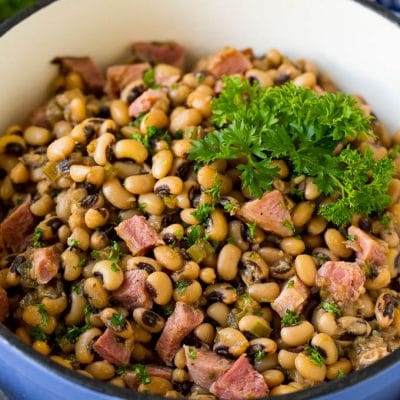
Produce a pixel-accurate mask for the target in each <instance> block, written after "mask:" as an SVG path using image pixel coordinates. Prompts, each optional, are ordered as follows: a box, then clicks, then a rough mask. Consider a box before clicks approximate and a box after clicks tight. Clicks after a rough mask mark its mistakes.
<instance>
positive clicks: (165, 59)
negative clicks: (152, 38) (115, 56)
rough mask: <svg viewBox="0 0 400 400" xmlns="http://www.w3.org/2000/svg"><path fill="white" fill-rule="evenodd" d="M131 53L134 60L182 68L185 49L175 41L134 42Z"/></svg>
mask: <svg viewBox="0 0 400 400" xmlns="http://www.w3.org/2000/svg"><path fill="white" fill-rule="evenodd" d="M132 53H133V56H134V57H135V59H136V60H138V61H147V62H150V63H152V64H159V63H165V64H170V65H173V66H175V67H178V68H181V69H183V67H184V64H185V49H184V48H183V47H182V46H181V45H180V44H178V43H176V42H135V43H133V45H132Z"/></svg>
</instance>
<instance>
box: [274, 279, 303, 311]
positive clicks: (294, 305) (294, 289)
mask: <svg viewBox="0 0 400 400" xmlns="http://www.w3.org/2000/svg"><path fill="white" fill-rule="evenodd" d="M289 282H290V285H289ZM309 294H310V291H309V290H308V288H307V286H306V285H304V283H303V282H302V281H301V280H300V279H299V278H298V277H297V276H294V277H293V278H290V280H289V281H287V282H286V283H285V285H284V287H283V289H282V291H281V293H280V294H279V296H278V297H277V298H276V299H275V300H274V301H273V302H272V303H271V307H272V309H273V310H274V311H276V312H277V313H278V314H279V315H280V317H281V318H282V317H283V316H284V315H285V314H286V310H290V311H293V312H295V313H296V314H299V313H301V311H302V310H303V308H304V305H305V304H306V302H307V299H308V296H309Z"/></svg>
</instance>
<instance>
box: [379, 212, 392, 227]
mask: <svg viewBox="0 0 400 400" xmlns="http://www.w3.org/2000/svg"><path fill="white" fill-rule="evenodd" d="M379 222H380V223H381V224H382V225H384V226H387V225H388V224H389V222H390V217H389V215H387V214H383V215H382V216H381V217H380V218H379Z"/></svg>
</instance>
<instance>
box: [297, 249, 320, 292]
mask: <svg viewBox="0 0 400 400" xmlns="http://www.w3.org/2000/svg"><path fill="white" fill-rule="evenodd" d="M294 267H295V269H296V273H297V276H298V277H299V278H300V279H301V280H302V281H303V282H304V283H305V284H306V285H307V286H314V284H315V278H316V276H317V266H316V265H315V261H314V258H313V257H311V256H310V255H308V254H299V255H298V256H297V257H296V258H295V260H294Z"/></svg>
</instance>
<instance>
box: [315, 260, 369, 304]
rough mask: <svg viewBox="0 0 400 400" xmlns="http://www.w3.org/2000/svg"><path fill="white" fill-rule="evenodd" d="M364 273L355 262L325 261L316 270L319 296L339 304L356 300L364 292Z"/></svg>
mask: <svg viewBox="0 0 400 400" xmlns="http://www.w3.org/2000/svg"><path fill="white" fill-rule="evenodd" d="M364 282H365V274H364V271H363V270H362V269H361V268H360V266H359V265H358V263H356V262H345V261H327V262H326V263H324V264H323V265H322V266H321V267H320V268H319V270H318V272H317V278H316V281H315V283H316V285H317V286H318V287H319V288H321V296H322V297H326V298H327V299H330V300H333V301H334V302H335V303H337V304H339V305H345V304H346V303H348V302H353V301H356V300H357V299H358V298H359V297H360V295H361V294H362V293H363V292H364Z"/></svg>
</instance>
